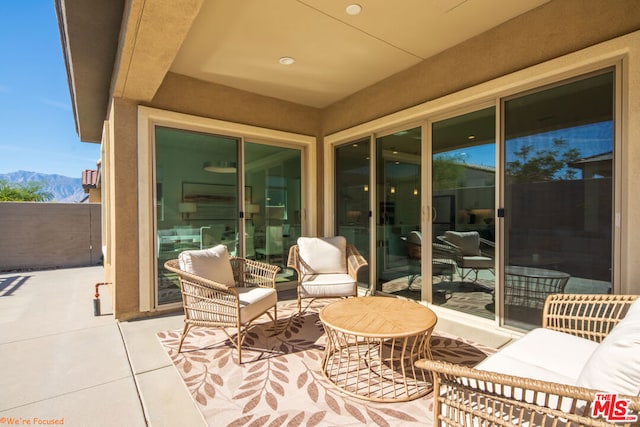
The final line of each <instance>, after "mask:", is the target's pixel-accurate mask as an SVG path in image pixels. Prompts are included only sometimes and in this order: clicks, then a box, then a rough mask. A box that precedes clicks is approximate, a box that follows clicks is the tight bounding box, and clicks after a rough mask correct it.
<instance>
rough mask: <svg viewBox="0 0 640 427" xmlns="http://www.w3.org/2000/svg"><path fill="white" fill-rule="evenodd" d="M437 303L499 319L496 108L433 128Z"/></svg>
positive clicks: (434, 287)
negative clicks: (496, 297)
mask: <svg viewBox="0 0 640 427" xmlns="http://www.w3.org/2000/svg"><path fill="white" fill-rule="evenodd" d="M432 146H433V149H432V206H433V219H432V236H433V237H432V241H431V242H430V244H429V246H430V247H429V250H430V251H431V255H432V256H431V260H432V266H431V267H432V278H431V280H432V301H433V303H434V304H438V305H442V306H444V307H447V308H450V309H453V310H458V311H462V312H466V313H471V314H474V315H477V316H481V317H485V318H489V319H493V318H494V316H495V315H494V312H495V309H494V289H495V267H496V266H495V250H494V248H495V221H494V217H495V177H496V167H495V158H496V144H495V108H494V107H490V108H486V109H483V110H479V111H474V112H471V113H467V114H463V115H461V116H456V117H453V118H450V119H446V120H442V121H438V122H435V123H434V124H433V126H432Z"/></svg>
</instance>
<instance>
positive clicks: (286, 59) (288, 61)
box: [278, 56, 296, 65]
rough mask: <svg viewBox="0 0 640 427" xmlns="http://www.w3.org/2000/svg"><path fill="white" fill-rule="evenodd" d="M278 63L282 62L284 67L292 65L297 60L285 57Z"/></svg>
mask: <svg viewBox="0 0 640 427" xmlns="http://www.w3.org/2000/svg"><path fill="white" fill-rule="evenodd" d="M278 62H280V63H281V64H282V65H291V64H293V63H294V62H296V60H295V59H293V58H292V57H290V56H283V57H282V58H280V59H279V60H278Z"/></svg>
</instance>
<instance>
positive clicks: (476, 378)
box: [416, 359, 640, 426]
mask: <svg viewBox="0 0 640 427" xmlns="http://www.w3.org/2000/svg"><path fill="white" fill-rule="evenodd" d="M416 366H417V367H418V368H422V369H426V370H428V371H431V373H432V375H433V383H434V398H435V399H436V402H434V405H433V408H434V417H433V418H434V425H441V423H442V424H443V425H514V426H518V425H552V424H553V422H554V421H556V422H557V423H558V424H559V425H560V424H562V425H565V424H563V423H562V421H563V420H566V421H571V422H572V425H585V426H596V425H597V426H602V425H604V426H609V425H611V426H613V425H622V424H606V423H603V421H602V420H600V419H593V418H590V417H589V414H590V413H591V407H592V405H593V403H594V402H595V401H596V393H598V391H597V390H592V389H587V388H582V387H575V386H570V385H566V384H558V383H552V382H547V381H539V380H533V379H530V378H524V377H518V376H514V375H505V374H498V373H495V372H489V371H482V370H478V369H474V368H469V367H466V366H462V365H454V364H451V363H447V362H441V361H434V360H426V359H421V360H418V361H417V362H416ZM618 398H619V399H628V400H629V402H630V404H629V409H631V410H632V411H633V414H636V413H637V412H638V410H639V409H640V397H638V396H622V395H620V396H618ZM447 420H449V422H447ZM573 423H575V424H573ZM567 424H568V423H567ZM626 425H628V426H630V425H632V424H631V423H628V424H626Z"/></svg>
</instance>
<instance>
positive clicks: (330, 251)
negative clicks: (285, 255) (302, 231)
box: [298, 236, 347, 274]
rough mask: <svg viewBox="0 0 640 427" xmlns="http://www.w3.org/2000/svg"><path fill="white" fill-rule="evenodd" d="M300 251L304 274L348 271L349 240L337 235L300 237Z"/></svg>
mask: <svg viewBox="0 0 640 427" xmlns="http://www.w3.org/2000/svg"><path fill="white" fill-rule="evenodd" d="M298 253H299V255H300V260H301V263H300V264H301V266H300V267H301V269H302V271H303V274H326V273H346V272H347V240H346V239H345V238H344V237H343V236H335V237H324V238H322V237H299V238H298Z"/></svg>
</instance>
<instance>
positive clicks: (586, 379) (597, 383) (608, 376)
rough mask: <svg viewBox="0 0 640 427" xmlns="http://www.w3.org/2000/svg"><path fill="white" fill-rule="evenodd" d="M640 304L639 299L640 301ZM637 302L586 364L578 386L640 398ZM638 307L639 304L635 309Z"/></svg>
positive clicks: (639, 337)
mask: <svg viewBox="0 0 640 427" xmlns="http://www.w3.org/2000/svg"><path fill="white" fill-rule="evenodd" d="M638 301H640V300H638ZM638 301H636V302H635V303H634V304H633V305H632V307H631V309H630V310H629V311H628V312H627V315H626V316H625V318H624V319H622V320H621V321H620V323H618V324H617V325H616V326H615V327H614V328H613V329H612V330H611V332H609V335H607V336H606V337H605V339H604V340H602V342H601V343H600V345H599V346H598V348H597V349H596V350H595V351H594V352H593V354H592V355H591V357H590V358H589V360H588V361H587V363H586V364H585V366H584V368H583V369H582V372H581V373H580V376H579V377H578V383H577V384H578V385H579V386H581V387H587V388H592V389H596V390H601V391H606V392H610V393H622V394H627V395H631V396H640V310H639V309H638V306H640V303H638ZM636 304H639V305H638V306H636Z"/></svg>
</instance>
